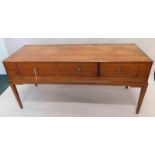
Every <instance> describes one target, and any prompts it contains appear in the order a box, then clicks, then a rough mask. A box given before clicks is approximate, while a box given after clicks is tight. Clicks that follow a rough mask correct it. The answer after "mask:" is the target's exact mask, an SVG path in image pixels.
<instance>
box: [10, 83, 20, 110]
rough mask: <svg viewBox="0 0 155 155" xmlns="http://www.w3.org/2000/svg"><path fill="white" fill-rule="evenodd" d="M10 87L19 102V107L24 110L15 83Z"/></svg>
mask: <svg viewBox="0 0 155 155" xmlns="http://www.w3.org/2000/svg"><path fill="white" fill-rule="evenodd" d="M10 87H11V89H12V91H13V93H14V95H15V97H16V100H17V102H18V105H19V107H20V109H23V105H22V102H21V100H20V97H19V94H18V91H17V88H16V86H15V85H14V84H13V83H10Z"/></svg>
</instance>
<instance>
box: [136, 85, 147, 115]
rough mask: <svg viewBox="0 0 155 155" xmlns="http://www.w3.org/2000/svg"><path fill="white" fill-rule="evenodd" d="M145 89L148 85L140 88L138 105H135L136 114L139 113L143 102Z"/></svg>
mask: <svg viewBox="0 0 155 155" xmlns="http://www.w3.org/2000/svg"><path fill="white" fill-rule="evenodd" d="M147 87H148V83H147V84H146V85H144V86H142V87H141V91H140V96H139V101H138V105H137V109H136V114H139V111H140V108H141V106H142V102H143V99H144V96H145V93H146V90H147Z"/></svg>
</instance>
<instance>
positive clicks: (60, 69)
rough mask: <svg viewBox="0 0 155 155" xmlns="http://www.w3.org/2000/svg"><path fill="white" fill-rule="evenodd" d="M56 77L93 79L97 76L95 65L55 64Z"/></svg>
mask: <svg viewBox="0 0 155 155" xmlns="http://www.w3.org/2000/svg"><path fill="white" fill-rule="evenodd" d="M56 73H57V75H58V76H79V77H81V76H82V77H95V76H96V75H97V63H57V64H56Z"/></svg>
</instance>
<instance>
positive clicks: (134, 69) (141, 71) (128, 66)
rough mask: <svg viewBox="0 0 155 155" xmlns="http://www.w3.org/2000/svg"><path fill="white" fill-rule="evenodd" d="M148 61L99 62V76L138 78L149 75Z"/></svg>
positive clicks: (149, 66) (149, 65)
mask: <svg viewBox="0 0 155 155" xmlns="http://www.w3.org/2000/svg"><path fill="white" fill-rule="evenodd" d="M150 69H151V64H149V63H101V65H100V76H102V77H105V78H108V77H109V78H112V77H114V78H140V79H146V78H148V76H149V72H150Z"/></svg>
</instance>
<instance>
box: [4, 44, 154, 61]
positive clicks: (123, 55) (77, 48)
mask: <svg viewBox="0 0 155 155" xmlns="http://www.w3.org/2000/svg"><path fill="white" fill-rule="evenodd" d="M4 62H152V60H151V59H150V58H149V57H148V56H147V55H146V54H145V53H144V52H143V51H142V50H141V49H140V48H139V47H138V46H137V45H136V44H84V45H83V44H82V45H78V44H77V45H26V46H24V47H23V48H21V49H19V50H18V51H17V52H15V53H14V54H12V55H11V56H9V57H8V58H7V59H6V60H4Z"/></svg>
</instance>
